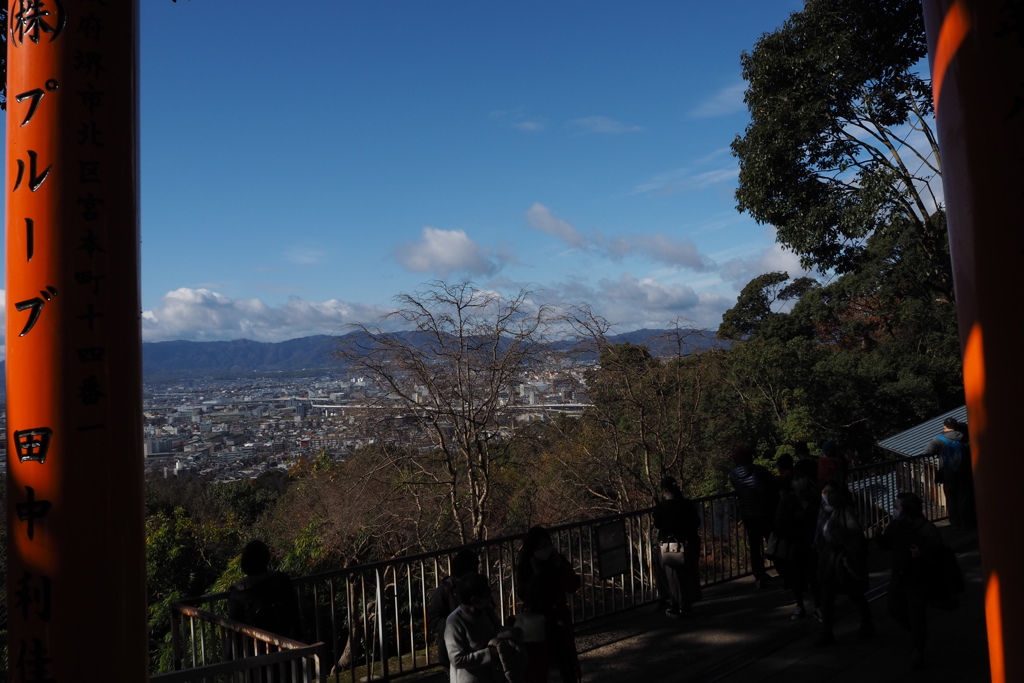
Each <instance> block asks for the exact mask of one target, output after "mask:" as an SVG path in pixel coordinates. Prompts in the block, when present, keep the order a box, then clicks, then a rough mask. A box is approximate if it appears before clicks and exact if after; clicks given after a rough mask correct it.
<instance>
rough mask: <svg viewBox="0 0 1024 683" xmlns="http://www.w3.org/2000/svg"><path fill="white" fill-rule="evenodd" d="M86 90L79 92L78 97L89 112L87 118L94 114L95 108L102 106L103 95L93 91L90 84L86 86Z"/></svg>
mask: <svg viewBox="0 0 1024 683" xmlns="http://www.w3.org/2000/svg"><path fill="white" fill-rule="evenodd" d="M87 85H88V86H89V89H88V90H79V91H78V96H79V97H80V98H82V104H83V105H84V106H85V108H86V109H88V110H89V116H92V115H93V114H95V113H96V108H97V107H98V106H100V105H101V104H103V98H104V97H105V93H103V92H101V91H99V90H95V89H94V87H93V84H92V83H88V84H87Z"/></svg>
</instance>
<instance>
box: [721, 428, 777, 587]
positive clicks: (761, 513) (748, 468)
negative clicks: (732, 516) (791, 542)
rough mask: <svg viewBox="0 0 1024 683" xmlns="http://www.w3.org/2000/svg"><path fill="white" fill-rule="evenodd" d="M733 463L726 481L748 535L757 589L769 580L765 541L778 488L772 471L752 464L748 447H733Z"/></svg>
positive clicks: (772, 524) (773, 522) (773, 512)
mask: <svg viewBox="0 0 1024 683" xmlns="http://www.w3.org/2000/svg"><path fill="white" fill-rule="evenodd" d="M732 459H733V462H734V463H735V464H736V466H735V467H734V468H733V469H732V471H730V472H729V483H730V484H732V487H733V489H735V491H736V497H737V499H738V500H739V511H740V519H741V520H742V522H743V530H744V531H745V532H746V534H747V547H748V548H749V549H750V565H751V566H750V568H751V570H752V571H753V573H754V582H755V584H756V585H757V587H758V588H764V587H765V586H766V585H767V582H768V572H767V571H766V570H765V565H764V544H765V541H767V540H768V537H769V536H770V535H771V533H772V529H773V527H774V525H775V512H776V509H777V507H778V490H777V488H776V483H775V478H774V477H773V476H772V473H771V472H769V471H768V470H767V469H765V468H764V467H762V466H760V465H755V464H754V451H753V449H752V448H750V447H749V446H736V447H735V448H733V450H732Z"/></svg>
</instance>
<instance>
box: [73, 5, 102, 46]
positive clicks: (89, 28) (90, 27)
mask: <svg viewBox="0 0 1024 683" xmlns="http://www.w3.org/2000/svg"><path fill="white" fill-rule="evenodd" d="M78 32H79V33H84V34H85V35H87V36H89V37H90V38H92V39H93V40H95V41H96V42H99V40H100V34H101V33H102V32H103V20H102V19H101V18H99V17H98V16H96V15H95V14H93V13H92V12H90V13H89V14H86V15H85V16H84V17H82V20H81V21H80V22H78Z"/></svg>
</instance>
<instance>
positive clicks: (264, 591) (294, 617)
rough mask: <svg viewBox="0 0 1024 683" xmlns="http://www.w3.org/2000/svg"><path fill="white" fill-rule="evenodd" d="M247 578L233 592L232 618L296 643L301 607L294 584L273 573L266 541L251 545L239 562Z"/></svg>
mask: <svg viewBox="0 0 1024 683" xmlns="http://www.w3.org/2000/svg"><path fill="white" fill-rule="evenodd" d="M239 564H240V565H241V568H242V571H243V572H245V574H246V576H245V578H244V579H242V580H241V581H238V582H236V583H235V584H233V585H232V586H231V588H230V592H229V594H228V618H229V619H233V620H235V621H239V622H242V623H244V624H249V625H250V626H255V627H256V628H258V629H261V630H264V631H269V632H271V633H274V634H276V635H279V636H284V637H286V638H292V639H296V638H298V637H299V636H300V634H301V628H300V621H299V605H298V600H297V599H296V595H295V588H294V587H293V586H292V580H291V579H290V578H289V577H288V575H287V574H285V573H284V572H279V571H273V570H271V569H270V549H269V548H267V545H266V544H265V543H264V542H263V541H259V540H256V541H251V542H249V543H248V544H247V545H246V546H245V548H243V549H242V557H241V560H240V562H239Z"/></svg>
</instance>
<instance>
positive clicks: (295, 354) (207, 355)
mask: <svg viewBox="0 0 1024 683" xmlns="http://www.w3.org/2000/svg"><path fill="white" fill-rule="evenodd" d="M687 332H689V333H690V334H689V336H688V338H687V342H688V344H689V345H690V346H692V347H693V348H696V349H698V350H704V349H707V348H710V347H712V346H715V345H716V344H718V343H719V342H717V341H716V340H715V336H714V333H712V332H709V331H706V330H692V331H687ZM674 333H675V331H674V330H647V329H645V330H635V331H633V332H626V333H624V334H616V335H610V336H609V337H608V341H609V342H611V343H613V344H623V343H630V344H638V345H639V344H643V345H646V346H647V347H648V348H649V349H650V350H651V353H653V354H655V355H661V356H669V355H674V354H675V353H676V352H677V351H676V345H675V344H674V343H673V342H672V341H671V339H673V338H674V336H673V335H674ZM350 334H359V333H358V332H351V333H350ZM396 334H409V333H401V332H399V333H396ZM340 339H341V337H335V336H329V335H317V336H313V337H302V338H299V339H289V340H288V341H283V342H276V343H274V342H256V341H251V340H248V339H237V340H234V341H210V342H194V341H166V342H146V343H144V344H143V345H142V371H143V375H144V377H145V378H146V380H149V381H160V380H173V379H178V378H189V377H191V378H198V377H225V378H226V377H242V376H249V375H256V374H265V373H275V374H276V373H283V374H292V375H296V376H302V375H318V374H322V373H324V372H328V371H331V370H335V371H342V370H343V368H342V366H341V365H340V363H339V361H338V360H337V359H335V358H334V357H333V356H332V352H333V351H334V349H335V348H336V347H337V346H338V343H339V340H340ZM571 346H572V342H565V341H563V342H559V343H557V344H553V345H552V347H553V349H557V350H565V349H567V348H571Z"/></svg>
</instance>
